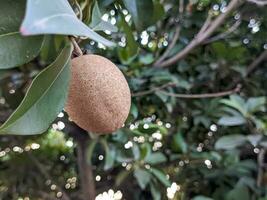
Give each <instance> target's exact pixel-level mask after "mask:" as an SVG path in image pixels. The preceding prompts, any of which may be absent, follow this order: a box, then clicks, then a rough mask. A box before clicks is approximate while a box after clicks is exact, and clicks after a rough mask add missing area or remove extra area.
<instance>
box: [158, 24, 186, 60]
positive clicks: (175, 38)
mask: <svg viewBox="0 0 267 200" xmlns="http://www.w3.org/2000/svg"><path fill="white" fill-rule="evenodd" d="M180 32H181V27H180V26H178V27H177V28H176V29H175V33H174V36H173V38H172V42H171V43H170V45H169V46H168V47H167V49H166V51H165V52H164V53H163V54H162V56H161V57H159V59H158V60H157V62H155V65H159V64H160V63H161V62H162V61H163V60H165V58H167V57H168V55H169V54H170V52H171V50H172V49H173V47H174V46H175V44H176V42H177V40H178V39H179V36H180Z"/></svg>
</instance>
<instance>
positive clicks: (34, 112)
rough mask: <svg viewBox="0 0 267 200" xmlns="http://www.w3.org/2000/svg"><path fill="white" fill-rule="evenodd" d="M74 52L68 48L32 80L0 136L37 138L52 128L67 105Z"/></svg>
mask: <svg viewBox="0 0 267 200" xmlns="http://www.w3.org/2000/svg"><path fill="white" fill-rule="evenodd" d="M71 52H72V47H71V46H69V45H67V46H66V47H65V48H64V49H63V50H62V52H61V53H60V55H59V56H58V57H57V59H56V60H55V62H54V63H52V64H51V65H50V66H48V67H47V68H45V69H44V70H43V71H42V72H41V73H40V74H39V75H38V76H37V77H36V78H35V79H34V80H33V82H32V84H31V86H30V88H29V90H28V92H27V93H26V95H25V97H24V99H23V101H22V102H21V104H20V105H19V107H18V108H17V109H16V110H15V112H14V113H13V114H12V115H11V116H10V117H9V119H8V120H7V121H6V122H5V123H4V124H3V125H2V126H1V127H0V133H2V134H14V135H34V134H41V133H43V132H45V131H46V130H47V129H48V128H49V126H50V124H51V123H52V122H53V121H54V120H55V118H56V117H57V115H58V113H59V112H60V111H61V110H62V109H63V107H64V104H65V99H66V97H67V91H68V83H69V79H70V57H71Z"/></svg>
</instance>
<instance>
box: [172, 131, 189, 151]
mask: <svg viewBox="0 0 267 200" xmlns="http://www.w3.org/2000/svg"><path fill="white" fill-rule="evenodd" d="M173 144H174V147H175V149H177V150H179V151H180V152H182V153H187V148H188V147H187V143H186V141H185V140H184V138H183V135H182V133H181V132H178V133H176V134H175V135H174V137H173Z"/></svg>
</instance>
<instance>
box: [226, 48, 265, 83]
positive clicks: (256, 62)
mask: <svg viewBox="0 0 267 200" xmlns="http://www.w3.org/2000/svg"><path fill="white" fill-rule="evenodd" d="M265 60H267V50H265V51H263V52H262V53H261V54H260V55H259V56H258V57H257V58H256V59H254V60H253V62H252V63H251V64H250V65H249V66H248V67H247V70H246V73H245V75H244V76H242V77H241V76H240V77H238V78H237V79H235V80H234V81H233V83H232V84H231V86H233V85H236V84H238V83H240V82H242V80H243V79H244V78H246V77H248V76H250V75H251V74H252V72H254V71H255V70H256V68H257V67H258V66H260V63H262V62H263V61H265Z"/></svg>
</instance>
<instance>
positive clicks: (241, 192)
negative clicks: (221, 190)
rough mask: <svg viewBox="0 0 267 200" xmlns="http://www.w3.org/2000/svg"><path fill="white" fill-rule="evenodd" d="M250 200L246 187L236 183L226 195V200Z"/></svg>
mask: <svg viewBox="0 0 267 200" xmlns="http://www.w3.org/2000/svg"><path fill="white" fill-rule="evenodd" d="M240 199H242V200H250V199H251V198H250V195H249V190H248V187H246V186H244V185H241V186H240V185H237V186H236V187H235V188H234V189H233V190H231V191H230V192H229V193H228V194H227V195H226V200H240Z"/></svg>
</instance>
